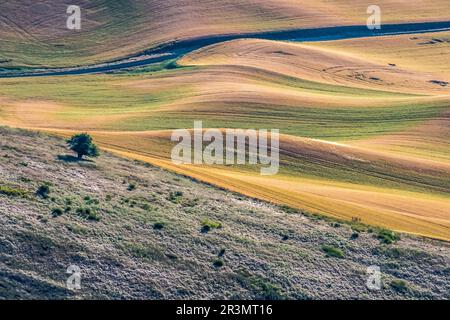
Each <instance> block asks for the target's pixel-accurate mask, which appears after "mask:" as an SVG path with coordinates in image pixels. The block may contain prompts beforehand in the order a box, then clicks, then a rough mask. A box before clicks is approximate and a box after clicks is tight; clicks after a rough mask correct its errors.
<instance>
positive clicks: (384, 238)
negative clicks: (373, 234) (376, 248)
mask: <svg viewBox="0 0 450 320" xmlns="http://www.w3.org/2000/svg"><path fill="white" fill-rule="evenodd" d="M377 238H378V239H380V242H381V243H384V244H391V243H394V242H396V241H398V240H400V235H399V234H398V233H396V232H394V231H391V230H387V229H381V230H379V231H378V235H377Z"/></svg>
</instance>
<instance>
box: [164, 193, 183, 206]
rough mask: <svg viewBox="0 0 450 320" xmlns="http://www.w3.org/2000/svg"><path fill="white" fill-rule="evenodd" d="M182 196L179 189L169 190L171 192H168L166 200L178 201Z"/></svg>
mask: <svg viewBox="0 0 450 320" xmlns="http://www.w3.org/2000/svg"><path fill="white" fill-rule="evenodd" d="M182 196H183V192H181V191H176V192H171V193H169V197H168V198H167V200H169V201H170V202H173V203H178V202H179V201H180V198H181V197H182Z"/></svg>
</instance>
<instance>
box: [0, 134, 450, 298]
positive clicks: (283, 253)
mask: <svg viewBox="0 0 450 320" xmlns="http://www.w3.org/2000/svg"><path fill="white" fill-rule="evenodd" d="M0 172H1V177H0V249H1V250H0V283H1V285H0V299H1V298H41V299H42V298H109V299H112V298H151V299H162V298H169V299H187V298H202V299H223V298H225V299H229V298H260V299H265V298H272V299H274V298H275V299H278V298H279V299H282V298H295V299H307V298H331V299H337V298H339V299H342V298H344V299H345V298H349V299H350V298H352V299H353V298H381V299H388V298H389V299H392V298H400V299H403V298H422V299H428V298H440V299H448V298H449V296H448V293H449V291H450V287H449V281H448V264H447V263H448V260H449V259H450V256H449V252H450V250H447V249H448V244H446V243H442V242H439V241H433V240H426V239H420V238H415V237H411V236H407V235H401V240H399V241H398V242H395V243H393V244H385V243H382V242H383V241H387V240H388V238H389V237H387V236H386V235H385V233H379V230H377V229H369V228H367V227H364V226H362V225H360V224H358V223H354V224H353V225H348V224H342V223H337V222H336V221H333V220H326V219H323V218H320V217H317V216H312V215H310V214H307V213H306V212H305V213H301V212H299V211H296V210H292V209H288V208H287V207H284V208H280V207H276V206H273V205H269V204H267V203H263V202H259V201H255V200H251V199H248V198H245V197H243V196H239V195H237V194H233V193H230V192H227V191H223V190H219V189H216V188H214V187H211V186H208V185H205V184H201V183H198V182H195V181H192V180H190V179H188V178H185V177H182V176H178V175H175V174H172V173H168V172H165V171H163V170H161V169H158V168H156V167H152V166H150V165H147V164H144V163H141V162H136V161H129V160H125V159H121V158H118V157H116V156H113V155H111V154H108V153H103V154H102V156H101V157H100V158H98V159H96V161H95V162H89V161H83V162H74V161H73V157H71V155H70V153H69V154H68V151H67V148H66V147H65V143H64V141H63V140H61V139H59V138H54V137H50V136H46V135H44V134H37V133H32V132H27V131H19V130H12V129H6V128H2V129H0ZM43 185H46V186H48V187H49V193H48V196H47V197H43V196H42V193H41V196H39V195H37V194H36V191H37V190H38V189H39V188H40V187H41V186H43ZM219 224H220V225H219ZM206 225H207V226H209V230H207V227H205V226H206ZM218 226H220V227H219V228H217V227H218ZM380 235H384V237H383V238H380ZM383 239H384V240H383ZM71 264H75V265H78V266H79V267H80V268H81V276H82V278H81V285H82V290H80V291H76V292H72V291H69V290H67V289H66V287H65V281H66V279H67V276H68V275H67V274H66V269H67V267H68V266H69V265H71ZM222 264H223V265H222ZM370 265H379V266H380V267H381V270H382V272H383V284H384V289H383V290H381V291H369V290H368V289H367V288H366V286H365V283H366V280H367V275H366V268H367V266H370ZM399 283H400V284H401V285H398V284H399Z"/></svg>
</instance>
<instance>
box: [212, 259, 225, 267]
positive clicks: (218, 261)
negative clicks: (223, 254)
mask: <svg viewBox="0 0 450 320" xmlns="http://www.w3.org/2000/svg"><path fill="white" fill-rule="evenodd" d="M224 264H225V263H224V262H223V260H222V259H216V260H214V262H213V266H214V267H216V268H222V267H223V266H224Z"/></svg>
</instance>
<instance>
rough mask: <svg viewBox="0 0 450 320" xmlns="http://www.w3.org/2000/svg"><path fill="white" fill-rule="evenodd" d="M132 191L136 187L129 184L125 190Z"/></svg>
mask: <svg viewBox="0 0 450 320" xmlns="http://www.w3.org/2000/svg"><path fill="white" fill-rule="evenodd" d="M134 189H136V185H135V184H134V183H130V184H129V185H128V188H127V190H128V191H133V190H134Z"/></svg>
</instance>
